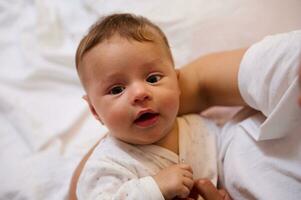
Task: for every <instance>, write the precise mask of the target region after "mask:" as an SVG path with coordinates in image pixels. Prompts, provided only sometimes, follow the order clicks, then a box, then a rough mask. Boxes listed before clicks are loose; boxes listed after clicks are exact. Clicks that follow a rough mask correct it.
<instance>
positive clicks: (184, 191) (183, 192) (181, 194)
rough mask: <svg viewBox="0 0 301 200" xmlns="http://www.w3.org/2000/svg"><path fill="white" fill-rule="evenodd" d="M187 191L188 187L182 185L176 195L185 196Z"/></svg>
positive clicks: (188, 190) (188, 191)
mask: <svg viewBox="0 0 301 200" xmlns="http://www.w3.org/2000/svg"><path fill="white" fill-rule="evenodd" d="M189 193H190V189H189V188H188V187H185V186H183V187H182V188H181V190H180V191H179V192H178V195H177V197H179V198H186V197H188V195H189Z"/></svg>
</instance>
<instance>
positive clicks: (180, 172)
mask: <svg viewBox="0 0 301 200" xmlns="http://www.w3.org/2000/svg"><path fill="white" fill-rule="evenodd" d="M153 178H154V179H155V181H156V182H157V184H158V186H159V188H160V190H161V192H162V194H163V196H164V198H165V199H172V198H174V197H179V198H186V197H188V195H189V193H190V190H191V189H192V187H193V184H194V181H193V176H192V169H191V167H190V166H189V165H186V164H177V165H172V166H170V167H167V168H165V169H163V170H161V171H160V172H159V173H158V174H156V175H155V176H153Z"/></svg>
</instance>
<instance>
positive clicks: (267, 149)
mask: <svg viewBox="0 0 301 200" xmlns="http://www.w3.org/2000/svg"><path fill="white" fill-rule="evenodd" d="M300 64H301V31H295V32H291V33H285V34H279V35H275V36H270V37H267V38H265V39H264V40H262V41H260V42H259V43H257V44H255V45H253V46H252V47H251V48H250V49H249V50H248V51H247V53H246V54H245V56H244V58H243V61H242V63H241V66H240V70H239V88H240V91H241V94H242V96H243V98H244V100H245V101H246V102H247V103H248V104H250V106H252V107H253V108H255V109H258V110H261V111H262V112H258V111H254V110H252V109H251V108H245V109H243V110H242V111H241V112H240V113H238V114H237V115H236V117H235V118H234V119H233V120H232V121H231V122H229V123H228V124H226V126H225V127H224V129H223V130H222V133H221V139H220V144H221V151H220V152H219V156H220V159H221V161H222V169H221V171H222V172H223V173H222V174H221V180H222V183H223V186H225V187H226V188H227V190H228V192H229V193H230V195H231V196H232V197H233V198H234V199H248V200H249V199H263V200H265V199H273V200H277V199H279V200H281V199H290V200H299V199H301V170H300V166H301V140H300V138H301V112H300V110H301V108H299V107H298V106H297V96H298V90H297V83H296V81H297V69H298V67H299V66H300Z"/></svg>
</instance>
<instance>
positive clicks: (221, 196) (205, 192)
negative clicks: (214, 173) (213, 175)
mask: <svg viewBox="0 0 301 200" xmlns="http://www.w3.org/2000/svg"><path fill="white" fill-rule="evenodd" d="M198 195H201V196H202V197H203V199H204V200H231V197H230V195H229V194H228V193H227V192H226V190H223V189H221V190H218V189H217V188H216V187H215V186H214V185H213V184H212V182H211V181H210V180H208V179H199V180H196V181H195V183H194V187H193V189H192V191H191V193H190V195H189V198H191V199H196V200H197V199H198Z"/></svg>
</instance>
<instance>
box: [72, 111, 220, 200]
mask: <svg viewBox="0 0 301 200" xmlns="http://www.w3.org/2000/svg"><path fill="white" fill-rule="evenodd" d="M177 122H178V127H179V156H178V155H177V154H175V153H174V152H171V151H170V150H168V149H165V148H162V147H160V146H156V145H131V144H127V143H125V142H122V141H120V140H118V139H115V138H114V137H112V136H110V134H108V135H107V137H105V138H104V139H103V140H102V141H101V142H100V143H99V145H98V146H97V147H96V148H95V150H94V152H93V153H92V155H91V156H90V158H89V160H88V161H87V163H86V165H85V167H84V169H83V171H82V174H81V176H80V178H79V182H78V186H77V197H78V199H79V200H89V199H99V200H106V199H116V200H117V199H129V200H141V199H143V200H160V199H162V200H163V199H164V197H163V195H162V193H161V191H160V189H159V187H158V185H157V184H156V182H155V180H154V179H153V178H152V177H151V176H152V175H155V174H156V173H158V172H159V171H160V170H162V169H163V168H165V167H168V166H170V165H173V164H177V163H179V162H184V163H187V164H189V165H190V166H191V167H192V169H193V176H194V178H195V179H197V178H208V179H210V180H211V181H212V182H213V183H214V184H216V181H217V150H216V139H215V137H216V133H217V131H218V128H217V127H216V126H215V125H214V124H213V123H212V122H210V121H209V120H206V119H205V118H202V117H201V116H199V115H186V116H183V117H179V118H177Z"/></svg>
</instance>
